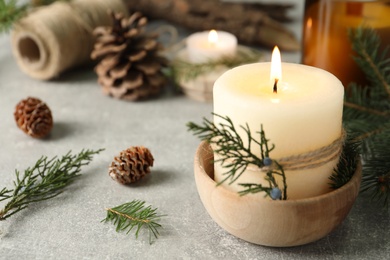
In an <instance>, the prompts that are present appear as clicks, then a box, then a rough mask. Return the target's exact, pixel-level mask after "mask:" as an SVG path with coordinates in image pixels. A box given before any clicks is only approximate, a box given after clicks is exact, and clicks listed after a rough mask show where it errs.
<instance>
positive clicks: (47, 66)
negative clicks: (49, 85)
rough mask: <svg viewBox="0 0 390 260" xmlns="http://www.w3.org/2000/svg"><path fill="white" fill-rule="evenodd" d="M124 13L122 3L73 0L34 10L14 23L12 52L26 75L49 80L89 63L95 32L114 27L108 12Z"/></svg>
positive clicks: (113, 0)
mask: <svg viewBox="0 0 390 260" xmlns="http://www.w3.org/2000/svg"><path fill="white" fill-rule="evenodd" d="M109 10H112V11H114V12H122V13H124V14H125V15H127V14H128V13H127V8H126V6H125V4H124V2H123V1H122V0H74V1H71V2H63V1H59V2H55V3H53V4H51V5H49V6H45V7H41V8H37V9H34V10H33V11H32V12H30V13H29V14H28V15H27V16H26V17H24V18H22V19H20V20H19V21H18V22H17V23H15V24H14V28H13V31H12V33H11V44H12V51H13V54H14V56H15V59H16V61H17V63H18V65H19V67H20V69H21V70H22V71H23V72H25V73H26V74H27V75H29V76H31V77H33V78H36V79H43V80H48V79H52V78H54V77H56V76H58V75H59V74H60V73H62V72H64V71H65V70H67V69H69V68H72V67H75V66H77V65H80V64H83V63H86V62H87V61H89V60H90V53H91V51H92V49H93V44H94V36H93V34H92V32H93V30H94V28H95V27H97V26H105V25H107V26H108V25H111V24H112V18H111V17H110V15H109V14H108V11H109Z"/></svg>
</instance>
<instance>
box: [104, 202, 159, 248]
mask: <svg viewBox="0 0 390 260" xmlns="http://www.w3.org/2000/svg"><path fill="white" fill-rule="evenodd" d="M106 211H107V216H106V218H105V219H103V220H102V222H113V223H114V225H116V231H117V232H119V231H126V230H127V232H126V234H128V233H130V231H131V230H133V229H134V228H136V231H135V237H136V238H138V235H139V232H140V230H141V228H142V227H144V226H145V227H146V228H148V230H149V243H152V238H153V237H155V238H158V235H159V232H158V229H159V228H161V225H160V224H159V223H157V220H158V219H159V218H160V217H162V215H158V214H157V208H154V209H153V208H152V207H151V206H147V207H145V202H144V201H139V200H133V201H131V202H128V203H124V204H122V205H119V206H116V207H114V208H107V209H106ZM152 236H153V237H152Z"/></svg>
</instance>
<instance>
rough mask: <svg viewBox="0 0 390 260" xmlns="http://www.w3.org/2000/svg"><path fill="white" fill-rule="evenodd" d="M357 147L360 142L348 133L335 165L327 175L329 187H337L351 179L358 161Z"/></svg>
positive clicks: (358, 147)
mask: <svg viewBox="0 0 390 260" xmlns="http://www.w3.org/2000/svg"><path fill="white" fill-rule="evenodd" d="M359 149H360V142H359V141H357V140H356V139H355V137H354V136H353V135H352V134H348V135H347V140H345V143H344V145H343V150H342V152H341V155H340V158H339V162H338V164H337V167H336V169H334V171H333V173H332V175H331V176H330V177H329V179H330V181H331V182H330V183H329V184H330V186H331V188H333V189H338V188H340V187H342V186H344V185H345V184H346V183H347V182H349V181H350V180H351V178H352V177H353V175H354V173H355V171H356V167H357V163H358V161H359V151H360V150H359Z"/></svg>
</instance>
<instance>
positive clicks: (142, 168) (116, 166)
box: [108, 146, 154, 184]
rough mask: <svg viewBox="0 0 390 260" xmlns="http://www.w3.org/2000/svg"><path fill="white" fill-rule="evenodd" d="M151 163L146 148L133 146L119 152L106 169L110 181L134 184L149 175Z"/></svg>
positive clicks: (151, 157)
mask: <svg viewBox="0 0 390 260" xmlns="http://www.w3.org/2000/svg"><path fill="white" fill-rule="evenodd" d="M153 161H154V158H153V155H152V154H151V153H150V151H149V149H148V148H145V147H143V146H133V147H130V148H128V149H126V150H123V151H122V152H120V154H119V156H116V157H114V160H113V161H112V162H111V164H110V167H109V169H108V174H109V175H110V176H111V178H112V179H114V180H116V181H118V182H120V183H122V184H129V183H132V182H136V181H138V180H139V179H141V178H142V177H144V176H145V175H146V174H148V173H150V167H152V166H153Z"/></svg>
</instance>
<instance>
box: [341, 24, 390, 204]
mask: <svg viewBox="0 0 390 260" xmlns="http://www.w3.org/2000/svg"><path fill="white" fill-rule="evenodd" d="M349 37H350V40H351V42H352V48H353V49H354V51H355V52H356V54H357V56H356V57H354V59H355V61H356V62H357V64H358V65H359V67H360V68H361V69H362V71H363V72H364V73H365V75H366V78H367V80H368V83H369V85H368V86H360V85H358V84H356V83H351V84H350V85H349V86H348V92H347V95H345V101H344V115H343V117H344V123H345V126H346V128H347V129H348V130H349V131H350V132H352V133H353V134H354V135H355V140H356V141H361V146H360V152H361V155H362V158H363V161H364V164H363V178H362V186H361V192H365V193H367V194H370V195H371V196H372V198H373V200H374V201H378V202H382V203H383V205H385V206H387V207H389V206H390V153H389V147H390V70H389V68H390V59H389V58H388V53H389V46H387V47H386V48H385V49H384V50H383V51H380V37H379V35H378V34H377V33H376V31H375V30H374V29H371V28H366V27H360V28H357V29H351V30H350V31H349Z"/></svg>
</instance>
